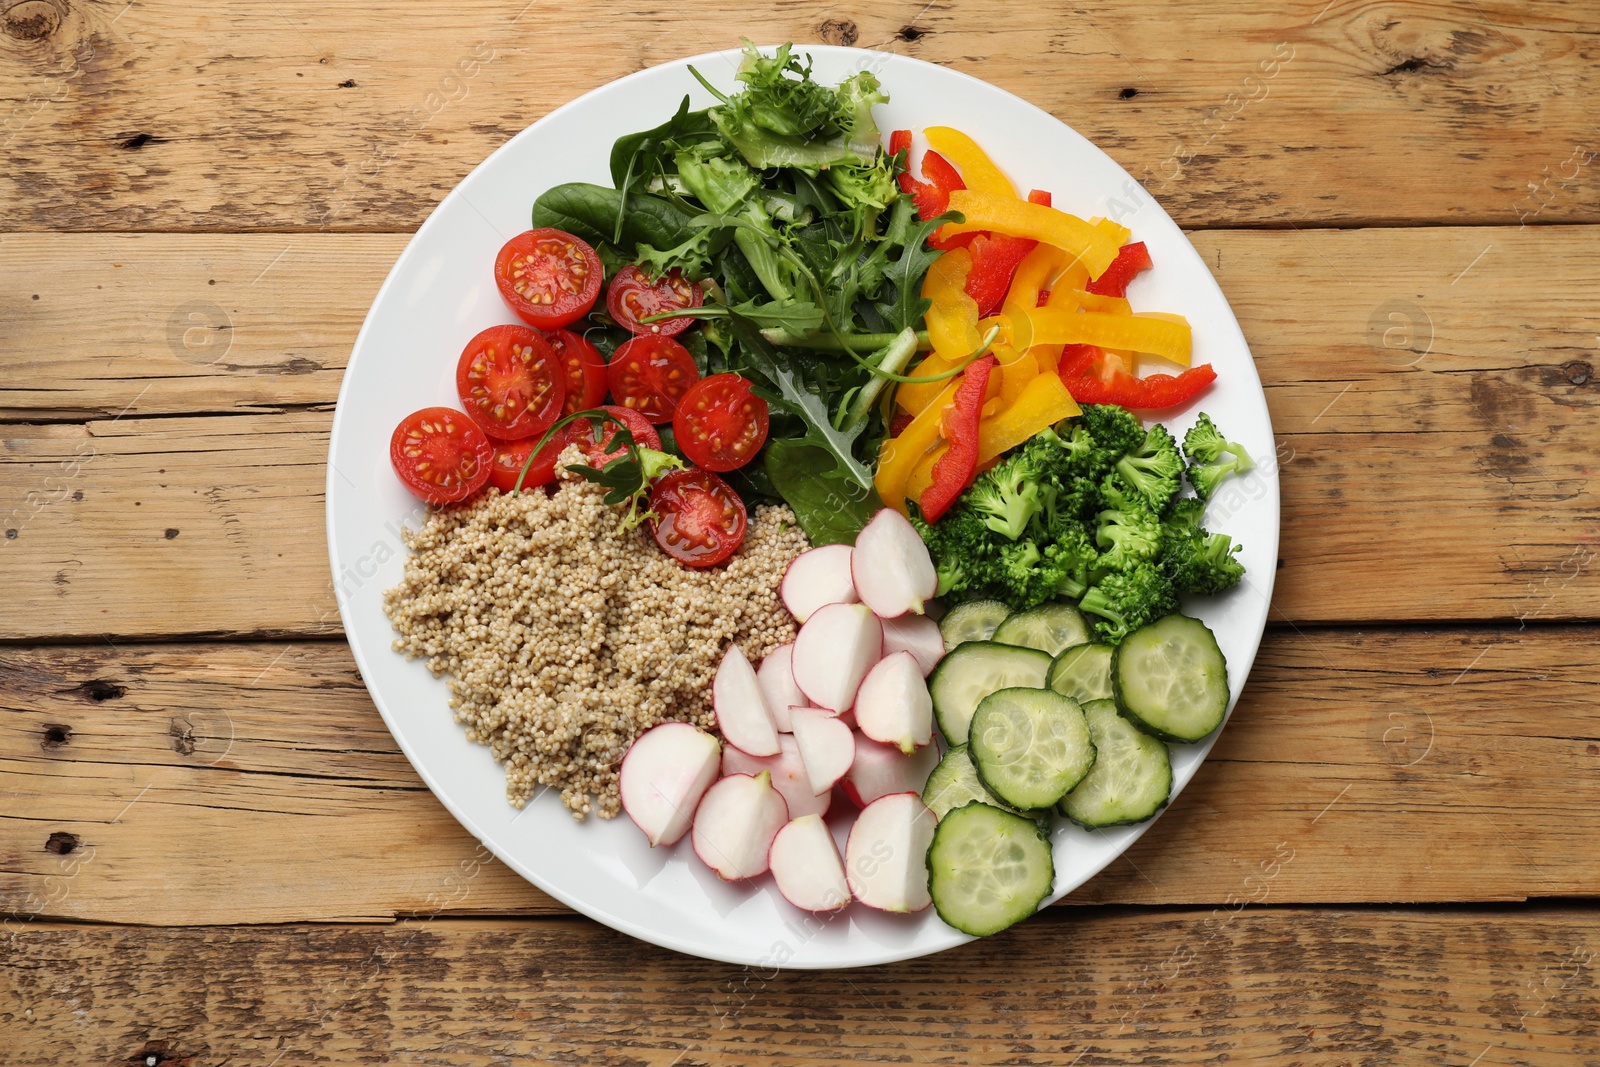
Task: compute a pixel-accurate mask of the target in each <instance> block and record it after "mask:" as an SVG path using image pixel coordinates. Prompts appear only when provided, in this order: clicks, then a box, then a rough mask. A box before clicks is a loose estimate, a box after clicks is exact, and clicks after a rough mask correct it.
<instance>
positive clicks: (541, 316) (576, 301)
mask: <svg viewBox="0 0 1600 1067" xmlns="http://www.w3.org/2000/svg"><path fill="white" fill-rule="evenodd" d="M604 275H605V272H604V271H603V270H602V269H601V267H600V257H599V255H597V254H596V253H595V250H594V249H593V248H591V247H590V246H589V244H588V242H586V241H584V240H582V239H580V238H577V237H574V236H572V234H570V233H567V232H566V231H564V230H552V229H542V230H529V231H527V232H526V233H519V234H517V236H515V237H513V238H512V239H511V240H509V241H507V242H506V243H505V245H504V246H503V247H502V248H501V249H500V254H499V255H498V256H496V257H495V261H494V280H495V284H496V285H498V286H499V287H500V296H501V297H502V298H504V300H505V302H506V304H507V305H508V306H509V307H510V308H511V310H512V311H514V312H516V314H517V318H519V319H521V320H522V321H523V322H526V323H527V324H528V325H529V326H537V327H538V328H539V329H541V330H555V329H560V328H561V327H562V326H565V325H566V324H567V323H569V322H573V321H575V320H577V319H580V318H582V317H583V316H585V315H587V314H588V313H589V309H590V308H592V307H594V302H595V300H596V299H598V298H599V296H600V282H601V279H602V278H603V277H604Z"/></svg>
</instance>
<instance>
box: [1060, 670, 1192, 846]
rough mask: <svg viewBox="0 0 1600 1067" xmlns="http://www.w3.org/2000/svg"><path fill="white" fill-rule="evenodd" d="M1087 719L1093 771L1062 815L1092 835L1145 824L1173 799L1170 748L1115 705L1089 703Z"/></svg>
mask: <svg viewBox="0 0 1600 1067" xmlns="http://www.w3.org/2000/svg"><path fill="white" fill-rule="evenodd" d="M1083 714H1084V716H1085V717H1086V718H1088V720H1089V736H1090V737H1092V738H1093V739H1094V748H1095V761H1094V766H1093V767H1092V768H1090V770H1089V773H1088V774H1087V775H1086V776H1085V777H1084V779H1083V781H1081V782H1079V783H1078V784H1077V786H1076V787H1075V788H1074V789H1073V790H1072V792H1070V793H1068V794H1067V795H1066V797H1065V798H1064V799H1063V800H1062V801H1061V804H1060V809H1059V810H1060V811H1061V814H1063V815H1065V816H1066V817H1067V818H1069V819H1071V820H1072V821H1073V822H1075V823H1077V824H1078V825H1079V826H1085V827H1088V828H1089V829H1091V830H1093V829H1094V828H1096V827H1098V826H1117V825H1120V824H1122V823H1129V822H1143V821H1144V820H1145V819H1148V818H1150V816H1152V815H1154V814H1155V813H1156V812H1158V811H1160V810H1161V808H1162V806H1163V805H1164V804H1166V802H1167V798H1168V797H1169V796H1170V795H1171V794H1172V759H1171V757H1170V756H1169V755H1168V753H1167V743H1166V742H1165V741H1162V740H1161V739H1160V738H1156V737H1151V736H1150V735H1149V734H1147V733H1145V732H1144V731H1143V730H1140V729H1139V728H1138V727H1137V726H1135V725H1133V723H1131V722H1129V721H1128V720H1127V719H1125V718H1123V717H1122V714H1121V712H1119V711H1117V705H1116V702H1115V701H1111V700H1091V701H1089V702H1088V703H1087V704H1085V705H1084V706H1083Z"/></svg>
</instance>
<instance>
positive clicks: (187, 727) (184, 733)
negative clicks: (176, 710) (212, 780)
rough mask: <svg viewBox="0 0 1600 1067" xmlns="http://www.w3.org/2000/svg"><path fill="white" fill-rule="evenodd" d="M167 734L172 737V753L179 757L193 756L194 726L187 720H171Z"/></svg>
mask: <svg viewBox="0 0 1600 1067" xmlns="http://www.w3.org/2000/svg"><path fill="white" fill-rule="evenodd" d="M167 733H169V734H171V735H172V751H174V752H176V753H178V755H180V756H192V755H194V750H195V743H194V726H193V724H191V723H190V722H189V720H188V719H182V718H178V719H173V720H172V722H171V724H170V725H168V727H167Z"/></svg>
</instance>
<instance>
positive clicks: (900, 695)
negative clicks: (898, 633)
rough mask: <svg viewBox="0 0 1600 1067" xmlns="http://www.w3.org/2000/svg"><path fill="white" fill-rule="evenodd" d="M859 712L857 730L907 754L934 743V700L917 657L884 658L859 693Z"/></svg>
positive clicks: (862, 682) (869, 675) (857, 713)
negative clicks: (930, 742)
mask: <svg viewBox="0 0 1600 1067" xmlns="http://www.w3.org/2000/svg"><path fill="white" fill-rule="evenodd" d="M855 712H856V729H858V730H860V731H861V732H862V733H863V734H865V735H866V736H867V737H869V738H871V739H872V740H874V741H881V742H883V743H884V744H886V745H893V746H894V747H896V748H898V749H899V750H900V751H901V752H904V753H906V754H907V755H909V754H911V753H912V752H914V751H916V750H917V749H919V748H921V747H922V746H923V745H925V744H927V743H928V742H929V741H932V740H933V698H932V697H930V696H929V695H928V683H927V682H925V681H923V680H922V666H921V665H920V664H919V663H917V657H915V656H913V655H912V654H911V653H909V652H896V653H894V654H893V655H890V656H885V657H883V658H882V659H880V660H879V661H878V662H877V664H876V665H874V666H873V668H872V669H871V670H870V671H868V672H867V676H866V677H865V678H863V679H862V680H861V688H860V689H858V690H856V706H855ZM800 752H801V755H804V754H805V748H804V746H802V747H801V750H800Z"/></svg>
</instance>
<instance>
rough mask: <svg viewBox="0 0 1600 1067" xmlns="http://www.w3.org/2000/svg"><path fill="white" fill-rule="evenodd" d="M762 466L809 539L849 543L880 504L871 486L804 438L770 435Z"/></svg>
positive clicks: (830, 543) (831, 542)
mask: <svg viewBox="0 0 1600 1067" xmlns="http://www.w3.org/2000/svg"><path fill="white" fill-rule="evenodd" d="M765 466H766V474H767V477H768V478H770V479H771V481H772V485H773V487H774V488H775V489H777V491H778V492H779V493H780V494H781V495H782V496H783V499H784V501H785V502H787V503H788V505H789V507H790V508H791V509H793V511H794V517H795V518H796V519H797V520H798V521H799V523H800V528H801V529H802V530H804V531H805V532H806V536H807V537H809V538H810V539H811V543H812V544H814V545H836V544H844V545H848V544H851V543H852V542H854V541H855V539H856V534H858V533H860V532H861V528H862V527H863V526H865V525H866V524H867V523H868V521H870V520H871V518H872V516H873V514H874V513H875V512H876V511H877V510H878V509H879V508H880V507H882V506H883V504H882V502H881V501H880V500H879V499H878V494H877V492H876V491H875V490H873V489H871V488H866V489H863V488H862V487H861V486H860V485H859V484H858V483H857V482H855V481H853V480H851V479H850V478H849V477H848V476H846V475H844V474H841V473H840V472H839V467H838V465H837V464H836V463H835V462H834V457H833V456H832V455H831V454H829V452H828V451H827V450H826V449H822V448H818V447H816V446H815V445H809V444H806V443H805V442H804V441H801V440H794V439H784V440H778V441H769V442H768V443H767V447H766V464H765Z"/></svg>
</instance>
